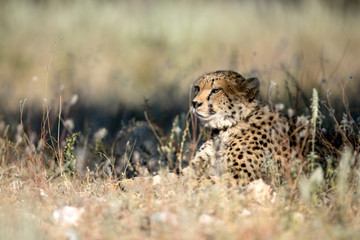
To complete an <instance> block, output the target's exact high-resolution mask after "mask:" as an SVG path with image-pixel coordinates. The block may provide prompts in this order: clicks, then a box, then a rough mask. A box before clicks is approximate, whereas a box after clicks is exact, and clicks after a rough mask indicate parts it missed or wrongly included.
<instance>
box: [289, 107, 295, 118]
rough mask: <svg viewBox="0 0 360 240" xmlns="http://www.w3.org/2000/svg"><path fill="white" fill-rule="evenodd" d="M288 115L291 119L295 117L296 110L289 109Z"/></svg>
mask: <svg viewBox="0 0 360 240" xmlns="http://www.w3.org/2000/svg"><path fill="white" fill-rule="evenodd" d="M288 115H289V117H293V116H294V109H292V108H289V109H288Z"/></svg>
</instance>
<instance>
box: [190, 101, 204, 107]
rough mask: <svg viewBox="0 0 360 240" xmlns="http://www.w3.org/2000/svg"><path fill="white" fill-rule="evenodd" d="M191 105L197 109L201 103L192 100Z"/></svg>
mask: <svg viewBox="0 0 360 240" xmlns="http://www.w3.org/2000/svg"><path fill="white" fill-rule="evenodd" d="M192 105H193V107H194V108H195V109H197V108H198V107H200V106H201V105H202V103H198V102H196V101H192Z"/></svg>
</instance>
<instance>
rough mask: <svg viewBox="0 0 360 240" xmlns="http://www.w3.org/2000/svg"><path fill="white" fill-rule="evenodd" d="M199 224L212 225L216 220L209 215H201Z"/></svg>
mask: <svg viewBox="0 0 360 240" xmlns="http://www.w3.org/2000/svg"><path fill="white" fill-rule="evenodd" d="M198 222H199V223H201V224H211V223H213V222H214V218H213V217H212V216H210V215H207V214H201V215H200V217H199V219H198Z"/></svg>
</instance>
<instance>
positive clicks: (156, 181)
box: [152, 175, 161, 185]
mask: <svg viewBox="0 0 360 240" xmlns="http://www.w3.org/2000/svg"><path fill="white" fill-rule="evenodd" d="M160 183H161V177H160V176H159V175H156V176H154V177H153V180H152V184H153V185H158V184H160Z"/></svg>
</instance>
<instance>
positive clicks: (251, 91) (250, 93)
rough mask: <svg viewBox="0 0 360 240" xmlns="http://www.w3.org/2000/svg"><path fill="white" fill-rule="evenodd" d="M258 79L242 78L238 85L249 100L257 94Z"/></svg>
mask: <svg viewBox="0 0 360 240" xmlns="http://www.w3.org/2000/svg"><path fill="white" fill-rule="evenodd" d="M259 88H260V81H259V79H258V78H248V79H246V80H244V81H243V82H242V83H241V85H240V90H241V91H242V92H244V93H245V96H246V98H247V99H249V100H251V101H252V100H253V99H254V98H257V97H258V95H259Z"/></svg>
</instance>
